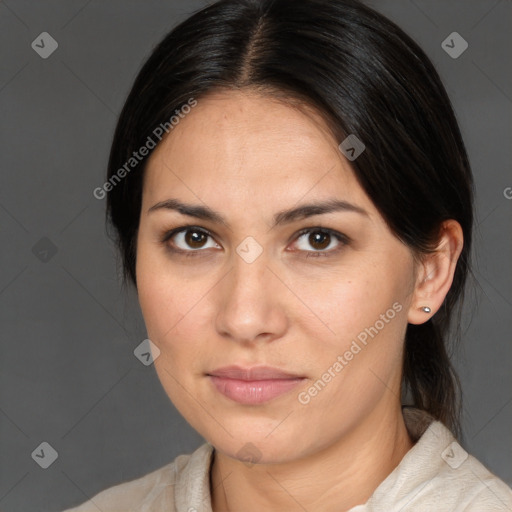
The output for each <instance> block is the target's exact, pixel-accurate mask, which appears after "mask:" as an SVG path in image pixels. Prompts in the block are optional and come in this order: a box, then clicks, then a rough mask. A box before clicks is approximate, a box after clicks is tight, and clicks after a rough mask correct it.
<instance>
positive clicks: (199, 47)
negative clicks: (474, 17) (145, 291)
mask: <svg viewBox="0 0 512 512" xmlns="http://www.w3.org/2000/svg"><path fill="white" fill-rule="evenodd" d="M242 88H251V89H254V90H259V91H261V92H262V93H265V94H268V95H273V96H279V97H280V98H286V97H288V98H289V99H290V101H293V100H294V101H297V100H299V101H301V102H303V103H305V104H306V105H309V106H312V107H314V108H315V109H316V110H317V111H318V112H320V113H321V114H322V116H323V117H324V118H325V120H326V121H327V123H328V124H329V126H330V127H331V128H332V131H333V134H334V135H335V136H336V137H337V140H339V141H340V142H341V141H342V140H343V139H344V138H345V137H346V136H348V135H349V134H355V135H356V136H357V137H358V138H359V139H360V140H361V141H363V143H364V144H365V146H366V149H365V151H364V152H363V153H362V154H361V155H360V156H359V157H358V158H357V159H356V160H355V161H353V162H352V168H353V170H354V173H355V176H356V178H357V180H358V182H359V183H360V185H361V186H362V188H363V189H364V190H365V192H366V193H367V194H368V196H369V197H370V198H371V199H372V201H373V203H374V204H375V206H376V208H377V209H378V210H379V212H380V213H381V215H382V216H383V218H384V219H385V220H386V222H387V224H388V225H389V227H390V229H391V230H392V232H393V233H394V234H395V235H396V236H397V237H398V238H399V239H400V240H402V241H403V242H404V243H405V244H407V245H408V246H409V247H410V248H411V250H412V251H413V252H414V254H416V255H419V256H421V255H422V254H426V253H428V252H430V251H432V250H434V249H435V246H436V242H437V240H438V233H439V227H440V224H441V222H442V221H444V220H447V219H455V220H456V221H458V222H459V223H460V225H461V226H462V230H463V235H464V247H463V250H462V254H461V255H460V258H459V260H458V263H457V267H456V270H455V276H454V280H453V284H452V287H451V289H450V290H449V292H448V294H447V296H446V299H445V301H444V303H443V305H442V307H441V309H440V310H439V311H438V312H436V314H435V315H434V316H433V317H432V318H431V319H430V320H428V321H427V322H425V323H424V324H421V325H412V324H409V325H408V328H407V332H406V339H405V354H404V366H403V381H402V383H403V392H404V395H405V393H409V396H410V397H411V399H412V401H413V405H415V406H416V407H418V408H420V409H423V410H425V411H427V412H429V413H430V414H431V415H432V416H434V418H436V419H438V420H440V421H442V422H444V423H445V424H446V425H447V426H448V427H449V428H451V429H452V431H453V432H454V433H455V434H456V435H458V434H460V393H459V384H458V379H457V377H456V375H455V373H454V371H453V368H452V365H451V362H450V358H449V351H448V346H449V344H448V335H449V331H450V321H451V319H452V317H453V315H454V312H455V306H456V305H458V306H459V307H458V315H457V316H456V320H455V325H454V327H455V332H454V333H452V334H453V335H454V336H453V339H454V340H456V339H458V338H459V337H460V326H459V323H460V322H459V321H460V316H461V309H460V306H461V302H462V296H463V291H464V285H465V281H466V276H467V274H468V271H469V256H470V250H471V238H472V236H471V235H472V223H473V181H472V176H471V170H470V166H469V162H468V158H467V154H466V150H465V147H464V143H463V140H462V137H461V134H460V130H459V127H458V125H457V121H456V118H455V115H454V112H453V109H452V106H451V103H450V100H449V98H448V96H447V93H446V91H445V89H444V87H443V85H442V83H441V80H440V78H439V76H438V73H437V72H436V70H435V69H434V67H433V65H432V64H431V62H430V60H429V59H428V57H427V56H426V55H425V53H424V52H423V51H422V50H421V49H420V48H419V46H418V45H417V44H416V43H415V42H414V41H413V40H412V39H411V38H410V37H408V36H407V35H406V34H405V33H404V32H403V31H402V30H401V29H400V28H398V27H397V26H396V25H395V24H393V23H392V22H390V21H389V20H388V19H386V18H385V17H384V16H382V15H380V14H378V13H377V12H375V11H373V10H372V9H370V8H368V7H367V6H365V5H363V4H362V3H361V2H359V1H356V0H301V1H296V0H221V1H219V2H216V3H214V4H212V5H210V6H208V7H206V8H204V9H202V10H200V11H198V12H196V13H195V14H194V15H192V16H191V17H189V18H188V19H187V20H185V21H184V22H182V23H181V24H179V25H178V26H177V27H176V28H174V29H173V30H172V31H171V32H170V33H169V34H168V35H167V36H166V37H165V38H164V39H163V41H161V43H160V44H159V45H158V46H157V47H156V48H155V49H154V51H153V52H152V53H151V55H150V56H149V58H148V60H147V61H146V63H145V64H144V66H143V67H142V69H141V71H140V72H139V74H138V76H137V78H136V80H135V83H134V85H133V87H132V89H131V92H130V94H129V96H128V99H127V100H126V103H125V105H124V108H123V110H122V112H121V115H120V117H119V121H118V124H117V128H116V131H115V135H114V141H113V144H112V149H111V154H110V160H109V167H108V177H107V179H109V180H112V178H113V177H114V175H116V173H118V170H119V169H121V168H122V167H123V166H126V162H128V161H129V159H130V158H131V157H132V154H133V152H134V151H136V150H138V149H139V148H140V147H141V146H143V145H144V144H145V143H146V141H147V137H148V136H151V134H152V133H154V130H155V128H156V127H157V126H159V125H160V124H161V123H165V122H169V119H171V117H172V116H173V115H174V114H175V112H176V110H177V109H178V110H179V109H180V108H181V107H182V106H183V105H185V104H186V103H187V102H188V101H189V100H190V98H195V100H197V101H200V98H201V97H202V96H204V95H206V94H208V93H209V92H213V91H215V90H230V89H242ZM150 154H151V153H150ZM148 157H149V155H148V156H146V157H145V158H143V159H141V161H140V163H138V164H137V166H135V168H134V169H133V170H130V172H128V173H123V175H124V174H126V176H124V177H123V179H122V180H117V181H116V182H115V183H113V182H112V181H111V183H112V184H113V186H112V187H111V190H109V192H108V195H107V215H108V220H109V221H110V223H111V225H112V226H113V227H114V229H115V234H114V236H115V240H116V243H117V244H118V247H119V249H120V253H121V255H122V258H123V269H124V277H125V282H126V280H127V279H129V280H130V281H131V282H132V283H133V284H134V285H135V286H136V276H135V261H136V236H137V230H138V224H139V216H140V208H141V200H142V176H143V172H144V166H145V162H146V161H147V158H148ZM125 169H126V167H125ZM117 177H119V174H117Z"/></svg>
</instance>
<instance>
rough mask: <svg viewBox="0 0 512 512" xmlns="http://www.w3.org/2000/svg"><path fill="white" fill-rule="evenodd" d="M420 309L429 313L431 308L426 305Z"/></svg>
mask: <svg viewBox="0 0 512 512" xmlns="http://www.w3.org/2000/svg"><path fill="white" fill-rule="evenodd" d="M421 310H422V311H423V312H424V313H430V312H431V311H432V310H431V309H430V308H429V307H428V306H423V307H422V308H421Z"/></svg>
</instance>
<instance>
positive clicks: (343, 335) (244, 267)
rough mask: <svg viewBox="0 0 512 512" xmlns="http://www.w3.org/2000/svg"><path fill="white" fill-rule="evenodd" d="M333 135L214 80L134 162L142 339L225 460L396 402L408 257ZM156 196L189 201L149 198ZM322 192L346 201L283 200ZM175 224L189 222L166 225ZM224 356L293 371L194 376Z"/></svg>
mask: <svg viewBox="0 0 512 512" xmlns="http://www.w3.org/2000/svg"><path fill="white" fill-rule="evenodd" d="M340 142H341V141H336V140H334V139H333V138H332V136H331V135H330V134H329V132H328V130H327V127H326V126H325V124H324V123H323V121H322V119H321V118H320V117H319V116H318V115H316V114H314V113H310V114H309V115H307V114H306V113H304V112H302V111H299V110H297V109H294V108H292V107H290V106H286V105H284V104H283V103H280V102H277V101H275V100H272V99H269V98H268V97H267V98H264V97H261V96H257V95H256V94H254V93H248V92H229V93H228V92H226V93H216V94H215V95H210V96H208V97H205V98H202V99H200V100H199V101H198V104H197V106H196V107H195V108H193V109H192V110H191V112H190V113H189V114H188V115H186V116H185V117H184V118H182V119H181V120H180V122H179V124H178V125H176V126H175V127H174V129H173V130H172V132H171V133H170V135H169V136H168V137H167V138H166V139H163V141H162V143H161V144H160V145H159V146H158V147H157V148H156V149H155V151H154V153H153V155H152V156H151V158H150V160H149V162H148V166H147V168H146V174H145V178H144V190H143V201H142V211H141V217H140V227H139V233H138V240H137V266H136V273H137V284H138V294H139V300H140V305H141V308H142V313H143V316H144V320H145V323H146V327H147V331H148V337H149V338H150V339H151V340H152V342H153V343H154V344H155V345H156V346H157V347H158V348H159V349H160V355H159V357H157V358H156V360H155V367H156V370H157V373H158V376H159V378H160V381H161V383H162V385H163V387H164V389H165V391H166V392H167V394H168V396H169V398H170V399H171V400H172V402H173V403H174V405H175V406H176V408H177V409H178V410H179V411H180V413H181V414H182V415H183V417H184V418H185V419H186V420H187V421H188V422H189V423H190V425H191V426H192V427H193V428H194V429H195V430H197V431H198V432H199V434H200V435H202V436H203V437H204V438H205V439H207V440H208V441H209V442H211V443H212V444H213V445H214V446H215V447H216V448H217V449H218V450H220V451H222V452H223V453H225V454H227V455H229V456H231V457H235V458H239V459H247V458H248V457H250V456H251V454H250V453H249V455H248V452H250V451H251V450H252V451H254V452H255V455H254V457H255V458H258V459H259V462H260V463H265V462H278V461H283V462H284V461H287V460H293V459H297V458H300V457H304V456H307V455H311V454H313V453H315V452H318V451H319V450H322V449H324V448H326V447H328V446H330V445H332V444H333V443H335V442H337V441H339V440H341V439H343V438H344V437H345V436H348V435H349V434H350V432H351V430H352V429H354V428H356V427H357V426H358V425H360V424H362V423H363V422H364V421H366V420H368V419H369V418H371V417H372V415H374V416H373V417H374V419H375V420H376V421H377V420H378V417H379V416H378V414H381V413H382V411H385V410H389V409H390V408H396V407H397V404H399V397H400V378H401V361H402V345H403V339H404V335H405V329H406V326H407V314H408V310H409V307H410V306H411V301H412V294H413V291H414V285H415V275H416V274H415V264H414V260H413V256H412V253H411V251H410V250H409V249H408V248H407V247H406V246H404V245H403V244H402V243H401V242H400V241H399V240H398V239H397V238H396V237H395V236H393V234H392V233H391V232H390V230H389V229H388V227H387V225H386V224H385V222H384V220H383V218H382V217H381V216H380V214H379V213H378V212H377V210H376V209H375V207H374V205H373V204H372V202H371V200H370V199H369V198H368V197H367V195H366V194H365V192H364V191H363V189H362V188H361V186H360V185H359V184H358V183H357V181H356V179H355V177H354V174H353V172H352V170H351V167H350V162H349V161H348V160H347V159H346V158H345V157H344V156H343V154H342V153H341V151H340V150H339V149H338V144H339V143H340ZM170 200H174V201H179V202H180V203H183V204H185V205H187V206H188V207H196V208H197V210H196V211H195V212H189V213H191V214H194V215H185V214H183V213H180V212H179V211H178V210H176V209H174V208H171V207H170V206H171V204H170V203H167V206H168V207H164V203H163V202H166V201H170ZM328 201H340V202H345V203H346V207H345V208H339V209H336V210H334V209H333V210H332V211H330V212H328V213H325V212H324V213H321V210H322V208H317V209H315V208H309V209H306V210H304V211H303V212H302V213H303V214H302V215H300V212H299V213H297V214H293V215H292V214H285V213H284V212H288V211H294V210H296V209H297V208H300V207H303V206H305V205H312V204H323V203H326V202H328ZM159 203H160V205H159V206H160V207H155V208H154V209H152V210H151V211H150V209H151V208H152V207H154V206H155V205H158V204H159ZM175 204H176V203H175ZM205 210H207V211H208V212H210V211H213V212H216V215H217V216H218V217H222V219H224V222H220V221H219V219H216V218H212V219H210V218H205V216H204V215H200V213H201V212H203V213H204V211H205ZM312 214H313V215H312ZM276 220H277V222H276ZM185 226H193V228H188V231H181V232H176V233H175V234H174V235H173V236H171V237H168V236H167V237H166V233H169V232H170V231H171V230H177V231H179V228H182V227H185ZM305 228H308V231H307V232H306V233H302V234H301V230H304V229H305ZM322 230H324V231H322ZM325 230H330V231H325ZM338 237H339V238H338ZM229 365H239V366H242V367H244V368H248V367H254V366H261V365H266V366H272V367H276V368H278V369H280V370H283V371H285V372H287V373H289V374H292V375H295V376H298V377H301V378H302V379H301V380H294V381H290V380H288V381H287V382H285V381H283V380H281V381H278V382H277V383H276V381H274V384H273V385H270V386H269V385H266V384H265V385H262V386H261V387H262V388H265V391H264V392H267V393H268V392H270V391H269V389H270V388H272V389H273V390H276V389H277V390H279V392H280V393H281V394H278V395H277V396H275V397H274V398H269V397H268V395H265V394H258V393H257V391H255V392H254V393H253V394H250V393H251V392H250V389H249V391H247V392H248V393H249V394H250V396H249V397H246V400H245V401H244V400H243V398H240V397H239V394H241V393H242V394H243V390H244V389H245V388H247V387H249V388H250V385H248V384H246V385H237V384H236V383H235V384H232V385H231V386H230V387H228V388H227V391H226V393H228V394H229V390H231V392H232V394H231V395H229V396H226V395H225V394H224V393H222V392H220V391H219V390H218V388H217V386H216V385H215V382H217V384H218V385H219V387H220V388H222V387H223V386H224V383H225V382H228V381H223V380H221V379H215V378H212V377H211V376H209V374H211V373H212V372H214V371H215V370H216V369H218V368H221V367H225V366H229ZM230 382H232V383H233V381H230ZM270 384H272V383H270ZM244 386H245V387H244ZM224 389H226V388H224ZM285 389H288V391H286V392H283V391H284V390H285ZM237 393H238V394H237ZM251 397H252V400H251ZM249 443H252V445H254V447H255V448H254V447H252V446H251V445H250V444H249Z"/></svg>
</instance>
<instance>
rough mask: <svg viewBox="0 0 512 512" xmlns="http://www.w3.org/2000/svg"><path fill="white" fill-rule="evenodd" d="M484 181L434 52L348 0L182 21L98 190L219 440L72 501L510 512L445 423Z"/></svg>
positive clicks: (234, 7)
mask: <svg viewBox="0 0 512 512" xmlns="http://www.w3.org/2000/svg"><path fill="white" fill-rule="evenodd" d="M472 188H473V182H472V176H471V171H470V167H469V163H468V158H467V155H466V151H465V148H464V144H463V141H462V139H461V135H460V131H459V128H458V126H457V123H456V120H455V116H454V113H453V111H452V107H451V104H450V101H449V99H448V97H447V95H446V92H445V90H444V88H443V86H442V84H441V82H440V79H439V76H438V74H437V73H436V71H435V70H434V68H433V66H432V64H431V63H430V61H429V60H428V58H427V57H426V56H425V54H424V53H423V51H422V50H421V49H420V48H419V47H418V46H417V45H416V44H415V43H414V42H413V41H412V40H411V39H410V38H409V37H408V36H407V35H405V34H404V33H403V32H402V31H401V30H400V29H399V28H398V27H396V26H395V25H394V24H392V23H391V22H390V21H388V20H387V19H386V18H384V17H383V16H381V15H379V14H377V13H376V12H374V11H373V10H371V9H369V8H367V7H365V6H364V5H363V4H361V3H359V2H358V1H356V0H329V1H328V0H301V1H300V2H299V1H291V0H223V1H220V2H217V3H215V4H213V5H211V6H209V7H206V8H205V9H203V10H202V11H200V12H198V13H197V14H195V15H193V16H192V17H191V18H189V19H188V20H186V21H185V22H183V23H182V24H181V25H179V26H178V27H176V28H175V29H174V30H173V31H172V32H171V33H170V34H169V35H168V36H167V37H166V38H165V39H164V40H163V41H162V42H161V44H160V45H159V46H158V47H157V48H156V49H155V50H154V52H153V53H152V55H151V57H150V58H149V59H148V61H147V62H146V64H145V65H144V67H143V69H142V70H141V72H140V73H139V75H138V77H137V79H136V81H135V84H134V86H133V88H132V91H131V93H130V95H129V97H128V99H127V101H126V104H125V106H124V109H123V111H122V113H121V116H120V119H119V122H118V126H117V129H116V133H115V138H114V141H113V145H112V150H111V156H110V162H109V171H108V180H107V182H106V183H105V185H104V187H103V188H102V189H98V190H97V191H96V192H95V194H98V195H101V194H104V193H106V194H107V201H108V214H109V220H110V221H111V223H112V225H113V226H114V228H115V230H116V233H117V235H118V244H119V248H120V251H121V254H122V258H123V265H124V272H125V277H126V279H127V280H129V281H131V282H132V283H133V284H134V285H135V286H136V289H137V292H138V297H139V301H140V305H141V309H142V313H143V316H144V320H145V323H146V327H147V331H148V338H149V339H150V340H151V343H149V342H148V343H149V345H148V346H150V347H151V351H152V356H153V358H154V364H155V368H156V370H157V373H158V376H159V379H160V381H161V383H162V386H163V388H164V389H165V391H166V392H167V394H168V396H169V398H170V399H171V400H172V402H173V403H174V405H175V406H176V407H177V409H178V410H179V411H180V413H181V414H182V415H183V417H184V418H185V419H186V420H187V421H188V422H189V424H190V425H191V426H192V427H193V428H194V429H196V430H197V432H198V433H199V434H201V435H202V436H203V437H204V439H205V440H206V441H207V442H206V443H205V444H203V445H202V446H201V447H200V448H198V449H197V450H196V451H195V452H194V453H193V454H189V455H181V456H179V457H177V458H176V460H175V461H173V462H172V463H170V464H168V465H167V466H165V467H163V468H161V469H158V470H157V471H154V472H152V473H150V474H147V475H145V476H143V477H141V478H139V479H137V480H133V481H130V482H125V483H123V484H120V485H118V486H115V487H112V488H110V489H107V490H105V491H103V492H101V493H99V494H98V495H96V496H95V497H93V498H92V500H90V501H88V502H87V503H84V504H83V505H82V506H80V507H78V508H76V509H73V510H75V511H76V512H79V511H80V512H84V511H89V510H91V511H92V510H97V509H98V508H99V509H100V510H103V511H113V510H123V511H125V510H137V511H142V510H151V511H160V510H162V511H163V510H165V511H174V510H175V511H178V512H186V511H189V512H193V511H198V512H199V511H209V512H210V511H213V512H224V511H236V512H251V511H253V510H258V511H261V510H265V511H274V510H275V511H278V510H279V511H282V510H286V511H293V510H297V511H298V510H308V511H338V512H340V511H349V510H350V511H352V512H354V511H358V512H359V511H391V510H402V511H409V510H411V511H412V510H414V511H418V510H420V511H422V510H425V511H426V510H436V511H456V510H457V511H458V510H460V511H462V510H464V511H468V510H474V511H483V510H486V511H487V510H512V491H511V490H510V489H509V488H508V486H507V485H505V483H504V482H502V481H501V480H500V479H499V478H497V477H496V476H495V475H493V474H492V473H490V472H489V471H488V470H487V469H486V468H485V467H484V466H483V465H482V464H481V463H480V462H478V461H477V460H476V459H475V458H473V457H472V456H471V455H469V454H468V453H467V452H466V451H465V450H464V449H463V448H462V446H461V445H460V444H459V443H458V442H457V441H456V437H454V436H457V435H458V433H459V431H460V426H459V411H460V400H459V393H458V387H457V379H456V376H455V374H454V372H453V369H452V366H451V363H450V360H449V358H448V355H447V343H448V340H447V333H448V328H449V327H450V324H451V323H452V327H453V328H455V329H456V328H457V327H458V320H457V316H455V318H454V319H453V318H452V317H453V316H454V314H455V313H456V312H458V313H459V314H460V299H461V297H462V293H463V289H464V284H465V279H466V275H467V273H468V270H469V254H470V247H471V230H472V220H473V213H472V201H473V192H472ZM457 307H458V308H459V309H457ZM402 396H403V397H404V400H405V399H406V398H407V397H408V401H409V403H411V404H412V407H404V406H402V400H401V398H402Z"/></svg>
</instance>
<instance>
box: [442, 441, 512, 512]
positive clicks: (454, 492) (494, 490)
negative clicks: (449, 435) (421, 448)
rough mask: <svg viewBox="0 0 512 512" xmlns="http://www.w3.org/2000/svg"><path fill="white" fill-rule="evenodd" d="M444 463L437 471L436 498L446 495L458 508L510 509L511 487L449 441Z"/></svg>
mask: <svg viewBox="0 0 512 512" xmlns="http://www.w3.org/2000/svg"><path fill="white" fill-rule="evenodd" d="M443 458H444V460H445V461H446V463H445V464H444V465H443V466H442V468H443V469H442V470H441V471H440V472H439V475H438V482H437V487H438V494H439V498H440V500H442V499H447V501H451V502H452V503H453V505H454V508H453V510H457V511H461V512H480V511H482V510H485V511H489V512H501V511H503V512H507V511H508V512H510V511H511V510H512V489H510V487H509V486H508V485H507V484H506V483H505V482H504V481H503V480H501V479H500V478H499V477H497V476H496V475H495V474H493V473H492V472H491V471H489V470H488V469H487V468H486V467H485V466H484V465H483V464H482V463H481V462H480V461H479V460H478V459H476V458H475V457H473V456H472V455H470V454H468V453H467V452H466V451H465V450H464V449H463V448H462V447H461V446H460V444H459V443H457V442H456V441H453V443H452V444H450V445H449V446H448V447H447V448H446V450H445V452H444V454H443Z"/></svg>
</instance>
